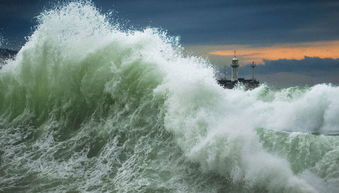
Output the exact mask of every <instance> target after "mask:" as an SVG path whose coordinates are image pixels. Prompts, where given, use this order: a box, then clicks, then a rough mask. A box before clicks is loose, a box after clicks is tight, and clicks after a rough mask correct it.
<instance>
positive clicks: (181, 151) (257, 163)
mask: <svg viewBox="0 0 339 193" xmlns="http://www.w3.org/2000/svg"><path fill="white" fill-rule="evenodd" d="M38 19H39V23H40V24H39V25H38V26H37V28H36V30H35V32H34V33H33V34H32V36H31V37H30V38H29V40H28V41H27V43H26V44H25V46H23V47H22V48H21V50H20V52H19V53H18V55H17V57H16V58H15V59H14V60H11V61H7V64H6V65H5V66H4V67H3V68H2V69H1V71H0V145H1V147H2V149H1V150H0V156H1V157H0V192H336V191H337V190H338V188H339V163H338V159H339V139H338V137H335V136H325V135H312V134H310V133H317V134H321V133H336V132H338V131H339V119H338V117H339V101H338V100H337V99H338V98H339V88H338V87H335V86H331V85H316V86H314V87H310V88H298V87H293V88H288V89H282V90H272V89H270V88H268V87H266V86H264V85H263V86H260V87H259V88H256V89H254V90H250V91H245V90H243V89H241V88H238V89H234V90H225V89H222V88H221V87H220V86H218V85H217V83H216V81H215V79H214V75H213V70H212V68H210V67H209V64H208V62H206V61H204V60H202V59H199V58H196V57H192V56H184V54H183V53H182V48H181V47H180V45H179V43H178V42H177V40H176V39H175V38H169V37H167V36H166V34H165V33H164V32H162V31H159V30H156V29H150V28H147V29H145V30H143V31H135V30H121V29H119V26H118V24H111V23H110V22H109V18H108V17H107V16H105V15H104V14H101V13H100V12H99V11H98V10H97V9H96V8H95V7H94V6H92V5H91V4H88V3H70V4H68V5H65V6H61V7H58V8H55V9H54V10H51V11H46V12H43V13H42V14H41V15H40V16H39V17H38ZM285 131H289V132H285Z"/></svg>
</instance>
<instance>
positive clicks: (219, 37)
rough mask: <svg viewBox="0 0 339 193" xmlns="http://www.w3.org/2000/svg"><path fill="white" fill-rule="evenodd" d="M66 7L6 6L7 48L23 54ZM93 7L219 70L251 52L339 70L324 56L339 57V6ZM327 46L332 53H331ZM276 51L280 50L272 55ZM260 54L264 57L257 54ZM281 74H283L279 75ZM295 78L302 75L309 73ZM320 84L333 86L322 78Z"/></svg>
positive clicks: (258, 0)
mask: <svg viewBox="0 0 339 193" xmlns="http://www.w3.org/2000/svg"><path fill="white" fill-rule="evenodd" d="M63 2H67V1H60V0H59V1H57V0H50V1H48V0H47V1H46V0H0V35H1V36H2V37H3V39H5V42H6V43H5V44H3V45H2V46H3V47H4V46H6V47H12V48H16V49H18V48H20V47H21V46H22V45H23V44H24V42H25V37H26V36H29V35H30V34H31V33H32V32H33V30H34V26H36V25H37V23H36V19H35V17H36V16H37V15H38V14H39V13H40V12H41V11H43V10H45V9H51V8H53V6H55V5H56V4H62V3H63ZM92 2H93V3H94V5H96V6H97V7H98V8H99V9H100V10H102V12H103V13H105V12H109V11H111V12H113V17H114V19H115V20H117V21H119V22H120V23H121V24H123V25H124V26H128V27H133V28H136V29H141V28H144V27H147V26H151V27H158V28H161V29H164V30H166V31H168V33H169V34H170V35H172V36H180V41H181V43H182V44H183V45H184V46H185V47H187V50H188V51H189V52H191V53H193V54H196V55H200V56H202V57H205V58H207V59H209V60H210V61H211V62H212V63H214V64H215V65H216V66H218V67H219V69H221V68H226V64H227V63H228V61H229V59H230V57H231V56H230V55H229V54H228V53H229V51H231V50H234V49H237V50H242V49H247V50H248V49H251V50H250V51H251V52H250V54H252V56H253V54H256V55H257V56H259V57H261V56H262V58H261V59H260V61H262V62H261V63H263V64H268V65H270V66H272V65H273V66H274V65H278V66H279V65H285V64H286V65H287V63H288V62H290V61H292V62H293V61H296V63H298V62H299V63H304V62H310V60H312V61H313V60H314V61H316V62H317V64H319V65H314V64H312V65H303V68H304V69H306V70H307V68H312V69H313V70H315V71H317V70H318V71H324V72H326V71H329V70H328V68H324V69H323V68H322V67H321V66H322V64H324V65H326V62H328V60H329V59H331V61H332V60H333V61H336V62H337V63H336V62H334V63H336V64H337V65H339V64H338V61H337V60H336V59H337V58H339V54H338V55H336V54H332V55H331V54H326V53H325V54H324V53H323V52H321V50H330V51H331V53H339V52H337V51H339V42H338V41H337V40H339V11H338V10H339V1H338V0H284V1H280V0H241V1H240V0H190V1H189V0H167V1H164V0H93V1H92ZM319 42H322V47H318V49H319V50H313V52H312V53H310V52H305V50H309V49H308V47H305V45H307V46H309V47H310V48H312V47H316V46H313V45H318V44H319ZM299 44H300V45H303V47H302V49H296V48H298V47H301V46H300V45H299ZM327 44H328V45H331V47H330V48H327V47H326V45H327ZM333 45H334V46H333ZM272 47H274V49H271V48H272ZM290 47H291V48H294V50H295V51H294V50H292V51H290V53H291V54H290V55H286V54H285V55H281V57H268V56H269V55H274V54H276V53H270V52H269V50H275V51H277V50H278V51H279V49H280V48H283V49H282V50H283V51H285V50H286V49H289V48H290ZM257 48H258V49H257ZM259 48H260V49H259ZM263 50H265V52H263ZM267 50H268V51H267ZM259 52H260V53H261V55H260V54H259V55H258V54H257V53H259ZM295 52H297V53H299V55H298V56H295V54H293V53H295ZM210 53H218V54H210ZM239 53H241V52H239ZM243 53H244V54H243V55H240V56H239V57H240V59H241V61H242V65H246V64H248V63H249V60H250V59H252V58H253V57H252V58H251V57H247V58H246V56H248V54H246V53H245V52H243ZM263 53H264V54H263ZM318 53H319V55H317V54H318ZM320 53H321V54H320ZM305 57H306V58H305ZM272 62H273V63H272ZM288 64H289V63H288ZM331 64H332V63H331ZM336 64H334V67H335V68H334V69H335V70H336V71H335V72H337V73H334V75H333V70H332V71H331V76H339V72H338V70H337V66H336ZM330 66H333V65H330ZM269 69H271V71H270V72H272V73H273V72H274V73H291V72H287V71H284V68H280V67H277V68H273V70H272V67H270V68H269ZM276 69H279V71H277V72H276ZM293 73H299V74H300V73H303V70H301V71H300V72H299V71H298V72H293ZM266 74H267V73H266ZM302 75H303V76H304V75H305V74H302ZM305 76H307V74H306V75H305ZM259 77H260V74H258V78H259ZM324 77H325V76H324ZM332 78H333V79H335V77H332ZM337 79H338V80H337ZM337 79H335V80H332V79H331V81H332V82H334V83H339V78H337ZM317 80H318V79H317ZM265 81H269V79H267V80H265ZM296 81H297V80H296ZM311 82H313V80H312V81H311ZM318 82H329V81H328V80H327V79H321V78H320V81H318Z"/></svg>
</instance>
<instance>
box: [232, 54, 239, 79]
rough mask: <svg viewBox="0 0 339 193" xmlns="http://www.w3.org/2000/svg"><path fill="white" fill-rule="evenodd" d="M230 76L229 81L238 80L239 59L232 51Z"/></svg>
mask: <svg viewBox="0 0 339 193" xmlns="http://www.w3.org/2000/svg"><path fill="white" fill-rule="evenodd" d="M231 67H232V77H231V81H238V68H239V60H238V58H237V56H236V53H235V51H234V57H233V59H232V64H231Z"/></svg>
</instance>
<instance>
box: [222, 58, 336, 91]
mask: <svg viewBox="0 0 339 193" xmlns="http://www.w3.org/2000/svg"><path fill="white" fill-rule="evenodd" d="M264 63H265V65H260V66H257V68H256V69H255V75H256V77H257V79H259V80H260V81H261V82H267V83H268V84H269V85H271V86H276V87H289V86H295V85H301V86H302V85H314V84H319V83H329V82H330V83H333V84H336V85H339V74H338V72H339V59H331V58H318V57H305V58H304V59H302V60H288V59H283V60H265V61H264ZM228 70H229V69H228ZM251 72H252V71H251V68H250V67H249V66H245V67H242V68H240V73H241V76H243V77H247V78H249V77H251Z"/></svg>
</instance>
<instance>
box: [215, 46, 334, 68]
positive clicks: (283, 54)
mask: <svg viewBox="0 0 339 193" xmlns="http://www.w3.org/2000/svg"><path fill="white" fill-rule="evenodd" d="M236 53H237V56H239V57H240V58H241V59H242V60H243V63H250V62H251V61H254V62H256V63H258V64H263V60H279V59H298V60H300V59H303V58H304V57H305V56H309V57H319V58H339V40H336V41H322V42H308V43H294V44H281V45H275V46H271V47H254V48H245V49H240V50H237V51H236ZM209 54H212V55H221V56H233V55H234V51H233V50H219V51H213V52H209Z"/></svg>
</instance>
